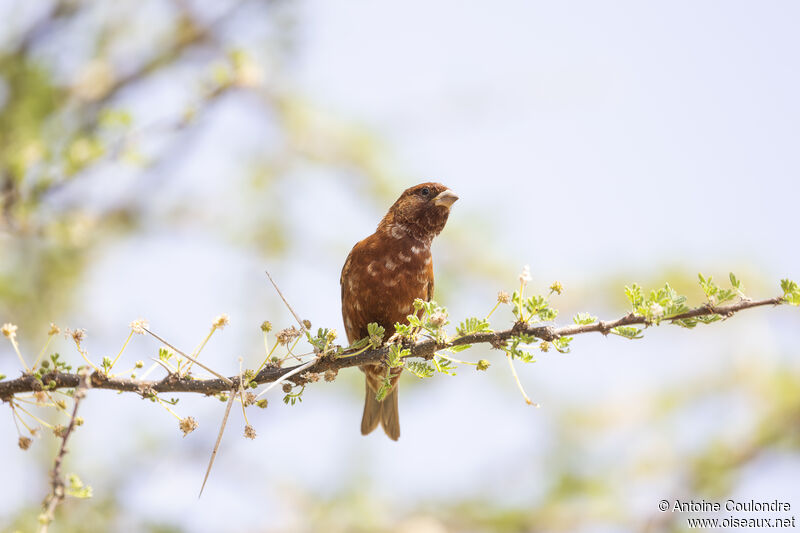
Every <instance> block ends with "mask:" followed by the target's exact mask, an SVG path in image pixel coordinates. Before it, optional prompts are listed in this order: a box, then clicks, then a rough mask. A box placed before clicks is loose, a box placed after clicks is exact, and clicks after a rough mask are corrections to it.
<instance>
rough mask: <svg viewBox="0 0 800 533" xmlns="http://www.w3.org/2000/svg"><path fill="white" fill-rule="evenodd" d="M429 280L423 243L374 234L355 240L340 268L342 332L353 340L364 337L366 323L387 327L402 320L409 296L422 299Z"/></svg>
mask: <svg viewBox="0 0 800 533" xmlns="http://www.w3.org/2000/svg"><path fill="white" fill-rule="evenodd" d="M432 282H433V266H432V260H431V252H430V246H429V245H426V244H425V243H422V242H419V241H416V240H414V239H395V238H388V239H387V238H381V235H379V234H376V235H372V236H371V237H368V238H367V239H364V240H363V241H361V242H359V243H358V244H357V245H356V246H355V247H354V248H353V250H352V251H351V252H350V256H348V258H347V261H346V262H345V267H344V269H343V271H342V311H343V314H344V317H345V327H346V328H347V329H348V336H350V330H351V329H352V330H353V333H354V335H356V336H357V337H356V338H361V337H363V336H365V333H366V324H368V323H370V322H376V323H378V324H380V325H382V326H383V327H384V328H386V329H387V331H392V330H393V327H394V324H395V323H396V322H400V323H403V322H406V317H407V316H408V315H409V314H411V313H412V312H413V309H414V307H413V306H414V300H415V299H417V298H421V299H423V300H427V299H428V291H429V286H430V284H431V283H432ZM348 319H349V322H350V324H348ZM355 330H358V331H355ZM359 335H360V336H359ZM351 340H354V339H351Z"/></svg>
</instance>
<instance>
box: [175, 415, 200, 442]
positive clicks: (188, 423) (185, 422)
mask: <svg viewBox="0 0 800 533" xmlns="http://www.w3.org/2000/svg"><path fill="white" fill-rule="evenodd" d="M197 426H198V424H197V420H195V419H194V417H192V416H187V417H186V418H182V419H181V421H180V423H178V427H179V428H181V431H183V436H184V437H185V436H186V435H188V434H189V433H191V432H192V431H194V430H195V429H197Z"/></svg>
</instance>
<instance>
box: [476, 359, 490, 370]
mask: <svg viewBox="0 0 800 533" xmlns="http://www.w3.org/2000/svg"><path fill="white" fill-rule="evenodd" d="M489 366H490V363H489V361H487V360H486V359H481V360H480V361H478V364H477V365H475V369H476V370H487V369H488V368H489Z"/></svg>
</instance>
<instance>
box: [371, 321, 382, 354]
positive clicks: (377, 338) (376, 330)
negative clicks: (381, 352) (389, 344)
mask: <svg viewBox="0 0 800 533" xmlns="http://www.w3.org/2000/svg"><path fill="white" fill-rule="evenodd" d="M385 333H386V330H385V329H383V327H382V326H379V325H378V324H376V323H375V322H370V323H369V324H367V336H368V337H369V343H370V345H371V346H372V347H373V348H378V347H380V345H381V343H382V342H383V336H384V334H385Z"/></svg>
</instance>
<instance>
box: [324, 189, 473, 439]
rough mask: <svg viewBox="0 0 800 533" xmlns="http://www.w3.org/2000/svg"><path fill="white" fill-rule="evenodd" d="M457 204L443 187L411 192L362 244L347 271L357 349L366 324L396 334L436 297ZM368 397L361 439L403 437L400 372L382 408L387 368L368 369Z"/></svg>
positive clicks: (347, 316) (349, 317) (345, 289)
mask: <svg viewBox="0 0 800 533" xmlns="http://www.w3.org/2000/svg"><path fill="white" fill-rule="evenodd" d="M456 200H458V197H457V196H456V195H455V194H453V192H452V191H450V189H448V188H447V187H445V186H444V185H442V184H441V183H422V184H420V185H417V186H415V187H411V188H409V189H406V190H405V191H404V192H403V194H402V195H401V196H400V198H398V199H397V201H396V202H395V203H394V205H392V207H391V208H389V212H388V213H386V216H384V217H383V219H382V220H381V222H380V224H379V225H378V229H377V230H375V233H373V234H372V235H370V236H369V237H367V238H366V239H364V240H362V241H360V242H358V243H357V244H356V245H355V246H354V247H353V249H352V250H351V251H350V255H348V256H347V260H346V261H345V263H344V268H342V277H341V280H340V282H341V285H342V318H343V319H344V327H345V331H346V332H347V339H348V340H349V341H350V342H351V343H353V342H355V341H357V340H359V339H362V338H364V337H366V336H367V324H369V323H370V322H375V323H377V324H379V325H381V326H383V328H384V329H385V330H386V337H388V336H390V335H392V334H393V333H394V325H395V324H396V323H398V322H399V323H401V324H402V323H405V322H406V321H407V317H408V315H410V314H411V313H412V312H413V304H414V300H415V299H417V298H421V299H423V300H426V301H427V300H430V299H431V298H432V297H433V260H432V257H431V249H430V247H431V241H433V238H434V237H436V236H437V235H438V234H439V233H440V232H441V231H442V229H444V226H445V224H446V223H447V217H448V215H449V214H450V206H452V205H453V203H454V202H455V201H456ZM361 370H362V371H363V372H364V373H365V374H366V382H367V387H366V389H367V391H366V398H365V400H364V414H363V416H362V419H361V433H362V434H363V435H366V434H368V433H370V432H371V431H372V430H373V429H375V428H376V427H377V426H378V424H381V425H382V426H383V430H384V431H385V432H386V434H387V435H388V436H389V437H390V438H391V439H393V440H397V439H398V438H399V437H400V418H399V415H398V411H397V380H398V379H399V377H400V372H401V371H402V370H401V369H399V368H398V369H394V370H393V371H392V380H391V383H392V389H391V391H390V392H389V394H388V395H387V396H386V398H385V399H384V400H383V401H382V402H378V401H377V399H376V398H375V396H376V394H377V391H378V389H379V388H380V386H381V384H382V383H383V379H384V377H385V375H386V369H385V367H383V366H381V365H378V364H374V365H364V366H362V367H361Z"/></svg>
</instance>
